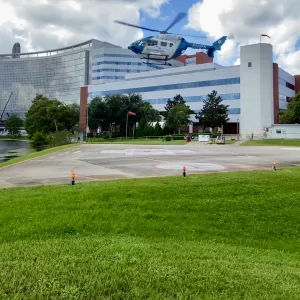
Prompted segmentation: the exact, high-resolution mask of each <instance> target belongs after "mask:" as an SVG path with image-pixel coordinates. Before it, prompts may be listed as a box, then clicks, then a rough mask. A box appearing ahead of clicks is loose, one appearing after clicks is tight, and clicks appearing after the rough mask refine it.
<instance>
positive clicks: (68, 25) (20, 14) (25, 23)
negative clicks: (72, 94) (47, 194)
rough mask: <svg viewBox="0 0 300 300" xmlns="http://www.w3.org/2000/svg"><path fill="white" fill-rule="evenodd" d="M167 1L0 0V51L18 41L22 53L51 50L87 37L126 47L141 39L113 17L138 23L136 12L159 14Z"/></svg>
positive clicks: (156, 16)
mask: <svg viewBox="0 0 300 300" xmlns="http://www.w3.org/2000/svg"><path fill="white" fill-rule="evenodd" d="M167 2H168V0H101V1H99V0H84V1H79V0H30V1H28V0H1V1H0V40H1V44H0V53H11V50H12V46H13V43H15V42H20V43H21V47H22V52H26V51H35V50H46V49H54V48H57V47H63V46H67V45H72V44H75V43H79V42H83V41H86V40H89V39H91V38H96V39H99V40H102V41H107V42H110V43H113V44H117V45H120V46H124V47H125V46H127V45H128V44H129V43H131V42H133V41H134V40H136V39H138V38H141V37H142V36H143V33H142V31H141V30H139V29H135V28H130V27H125V26H121V25H119V24H116V23H114V22H113V21H114V20H122V21H127V22H130V23H133V24H138V23H139V20H140V11H144V12H145V13H146V14H148V15H149V16H150V17H152V18H158V17H159V16H160V7H161V5H163V4H165V3H167Z"/></svg>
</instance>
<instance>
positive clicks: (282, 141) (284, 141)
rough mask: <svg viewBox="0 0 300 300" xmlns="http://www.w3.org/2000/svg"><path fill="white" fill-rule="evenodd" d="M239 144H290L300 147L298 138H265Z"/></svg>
mask: <svg viewBox="0 0 300 300" xmlns="http://www.w3.org/2000/svg"><path fill="white" fill-rule="evenodd" d="M241 146H292V147H300V139H267V140H249V141H246V142H244V143H242V144H241Z"/></svg>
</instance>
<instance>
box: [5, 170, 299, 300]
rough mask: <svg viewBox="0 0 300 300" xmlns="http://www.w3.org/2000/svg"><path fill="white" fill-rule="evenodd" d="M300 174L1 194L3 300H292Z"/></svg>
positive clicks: (260, 174) (93, 185)
mask: <svg viewBox="0 0 300 300" xmlns="http://www.w3.org/2000/svg"><path fill="white" fill-rule="evenodd" d="M299 181H300V169H298V168H294V169H279V170H278V171H277V172H272V171H260V172H241V173H219V174H210V175H199V176H189V175H188V176H187V177H186V178H183V177H175V178H154V179H139V180H119V181H111V182H99V183H89V184H78V185H75V186H71V185H70V186H48V187H35V188H14V189H6V190H2V191H1V193H0V226H1V227H0V228H1V230H0V253H1V255H0V299H201V300H202V299H299V298H300V296H299V295H300V276H299V274H300V251H299V250H300V239H299V235H300V222H299V218H300V217H299V216H300V190H299Z"/></svg>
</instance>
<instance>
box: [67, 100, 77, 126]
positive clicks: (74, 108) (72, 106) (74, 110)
mask: <svg viewBox="0 0 300 300" xmlns="http://www.w3.org/2000/svg"><path fill="white" fill-rule="evenodd" d="M68 107H69V109H70V111H71V115H72V127H73V126H78V125H79V112H80V105H79V104H77V103H72V104H70V105H68Z"/></svg>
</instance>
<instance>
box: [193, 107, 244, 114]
mask: <svg viewBox="0 0 300 300" xmlns="http://www.w3.org/2000/svg"><path fill="white" fill-rule="evenodd" d="M193 111H194V112H195V113H198V112H200V111H201V110H200V109H196V110H195V109H194V110H193ZM227 113H228V114H229V115H240V114H241V109H240V108H228V109H227Z"/></svg>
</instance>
